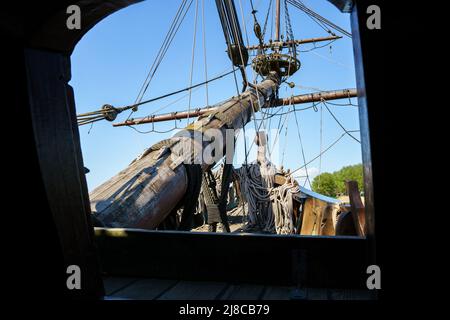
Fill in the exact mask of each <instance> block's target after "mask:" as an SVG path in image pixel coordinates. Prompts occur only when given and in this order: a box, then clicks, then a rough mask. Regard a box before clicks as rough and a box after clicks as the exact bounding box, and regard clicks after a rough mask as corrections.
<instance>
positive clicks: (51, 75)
mask: <svg viewBox="0 0 450 320" xmlns="http://www.w3.org/2000/svg"><path fill="white" fill-rule="evenodd" d="M69 59H70V58H69V57H67V56H65V55H63V54H60V53H55V52H46V51H39V50H31V49H28V50H26V51H25V60H26V71H27V79H28V92H29V100H30V101H29V104H30V113H31V119H32V124H33V131H34V136H35V141H36V150H37V154H38V160H39V165H40V169H41V173H42V179H43V183H44V187H45V192H46V195H47V200H48V203H49V205H50V209H51V213H52V215H53V219H54V222H55V225H56V228H57V231H58V235H59V240H60V245H61V247H62V249H63V253H64V259H65V263H66V265H67V266H69V265H77V266H79V267H80V269H81V289H80V290H70V291H69V294H70V295H73V296H75V297H97V298H98V297H101V296H102V295H103V283H102V279H101V277H100V270H99V264H98V260H97V256H96V250H95V246H94V242H93V236H94V234H93V226H92V224H91V218H90V214H91V213H90V210H89V198H88V194H87V187H86V180H85V176H84V166H83V161H82V156H81V149H80V144H79V135H78V127H77V124H76V114H75V108H74V105H75V104H74V100H73V92H72V88H71V87H70V86H69V85H68V82H69V81H70V62H69V61H70V60H69ZM36 214H37V213H36ZM64 272H65V270H64Z"/></svg>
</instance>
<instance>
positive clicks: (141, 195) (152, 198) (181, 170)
mask: <svg viewBox="0 0 450 320" xmlns="http://www.w3.org/2000/svg"><path fill="white" fill-rule="evenodd" d="M279 82H280V80H279V78H278V76H277V74H276V73H272V74H271V76H269V77H268V78H266V79H265V80H264V81H262V82H261V83H259V84H257V85H255V86H254V87H255V88H251V89H249V90H247V91H246V92H244V93H242V94H241V95H239V96H238V97H233V98H231V99H229V100H227V101H225V102H224V103H222V104H221V106H220V108H218V109H217V111H216V112H214V113H212V114H209V115H208V116H204V117H200V118H199V119H198V120H197V121H196V122H194V123H192V124H191V125H189V126H188V127H186V128H185V130H184V133H185V134H183V135H182V137H174V138H171V139H168V140H164V141H161V142H160V143H158V144H157V145H154V146H153V147H151V148H149V149H148V150H147V151H146V152H145V153H144V154H143V155H142V156H141V157H139V158H138V159H136V160H135V161H133V162H132V163H131V164H130V165H129V166H128V167H127V168H126V169H124V170H123V171H121V172H119V173H118V174H117V175H115V176H114V177H112V178H111V179H109V180H108V181H106V182H105V183H103V184H102V185H100V186H99V187H97V188H96V189H94V190H93V191H92V192H91V193H90V199H91V210H92V212H93V213H94V215H95V217H96V218H97V219H98V221H100V222H101V223H102V224H103V226H105V227H129V228H143V229H155V228H157V227H158V226H159V225H160V223H161V222H163V221H164V219H165V218H166V217H167V216H168V215H169V214H170V213H171V212H174V210H175V209H176V208H177V207H178V205H180V204H181V203H182V202H183V199H185V197H186V195H187V197H188V198H192V197H195V195H194V194H193V192H192V191H189V189H192V184H195V183H196V182H195V180H196V179H195V177H193V175H192V172H191V174H190V173H189V172H188V171H189V170H198V169H200V172H199V173H200V174H201V173H202V172H204V171H206V170H208V169H209V168H210V167H211V166H212V165H214V163H209V162H208V159H207V158H206V157H205V153H206V151H205V150H206V149H207V148H209V149H211V145H213V144H214V146H215V143H216V142H217V141H215V139H213V140H211V139H208V137H207V134H208V130H209V129H214V130H216V131H217V130H218V131H220V133H221V135H222V137H223V138H224V139H225V138H226V139H227V141H223V149H222V150H215V151H214V153H216V152H218V151H223V154H224V155H227V157H228V155H229V154H227V153H226V147H228V145H227V143H229V141H228V139H229V138H230V137H229V131H227V129H233V130H234V131H232V133H233V136H232V140H233V139H234V135H235V133H236V132H237V130H238V129H241V128H242V127H243V126H245V125H246V124H247V123H248V122H249V121H250V119H251V117H252V114H253V112H256V111H258V110H259V108H260V107H265V106H266V105H267V104H270V103H272V102H273V99H274V98H275V92H276V90H277V89H278V87H279ZM186 133H187V134H186ZM204 137H206V138H204ZM199 138H200V139H199ZM177 144H178V145H177ZM233 144H234V143H233ZM179 146H181V149H182V150H181V152H180V150H179V149H180V148H178V147H179ZM185 147H187V148H186V149H185V150H183V149H184V148H185ZM177 149H178V150H177ZM192 149H193V150H192ZM186 151H188V152H186ZM231 154H232V153H231ZM186 159H191V160H192V159H195V160H196V161H195V164H197V165H199V166H196V167H195V168H194V167H193V166H192V165H190V164H187V165H183V164H186V162H187V161H186ZM227 159H228V158H227ZM226 161H232V160H226ZM190 162H191V163H192V161H190ZM194 166H195V165H194ZM200 181H201V178H200Z"/></svg>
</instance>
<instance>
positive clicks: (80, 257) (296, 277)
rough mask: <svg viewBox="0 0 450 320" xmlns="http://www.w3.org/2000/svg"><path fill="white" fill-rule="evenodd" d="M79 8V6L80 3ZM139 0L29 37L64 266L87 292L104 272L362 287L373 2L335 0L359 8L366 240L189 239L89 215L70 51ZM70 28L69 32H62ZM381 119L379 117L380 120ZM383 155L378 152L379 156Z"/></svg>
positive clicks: (28, 56)
mask: <svg viewBox="0 0 450 320" xmlns="http://www.w3.org/2000/svg"><path fill="white" fill-rule="evenodd" d="M74 2H75V3H76V1H74ZM135 2H138V1H133V0H131V1H126V0H122V1H121V0H117V1H95V0H92V1H83V2H80V3H79V5H80V6H81V7H82V15H83V16H82V19H83V21H84V22H85V27H84V29H83V30H80V31H68V30H64V28H62V27H61V26H64V25H65V19H66V17H67V15H66V13H65V10H64V9H65V8H64V7H63V6H62V5H63V4H61V7H62V9H63V10H62V11H59V13H58V14H54V15H52V16H51V17H50V18H48V19H46V20H45V22H44V23H43V24H42V27H41V28H40V29H39V31H38V32H36V33H34V34H32V35H31V36H30V37H29V39H27V45H26V49H25V55H24V58H25V70H26V78H27V91H28V92H27V93H28V100H29V107H30V114H31V122H32V126H33V133H34V139H35V143H36V150H37V156H38V162H39V166H40V170H41V175H42V180H43V181H42V182H43V185H44V189H45V191H46V194H47V199H48V203H49V205H50V210H51V212H52V216H53V220H54V223H55V225H56V229H57V231H58V235H59V238H60V244H61V247H62V250H63V253H64V259H65V261H66V263H67V264H68V265H69V264H78V265H80V266H81V268H82V270H83V274H84V275H85V276H84V277H83V279H82V283H83V293H84V294H86V295H93V296H101V295H102V293H103V289H102V281H101V276H100V271H99V270H100V267H99V261H98V257H100V265H101V268H102V270H103V271H104V272H107V273H110V274H115V275H129V276H133V275H134V276H152V277H158V276H160V277H171V278H179V279H196V280H200V279H203V280H217V281H218V280H227V281H248V282H266V283H273V284H301V285H308V286H319V287H324V286H326V287H362V286H364V284H365V276H364V273H365V268H366V267H367V265H369V264H373V263H374V262H375V257H376V256H375V212H374V203H375V202H374V194H375V192H374V181H373V161H372V152H373V150H372V149H371V148H373V138H374V137H373V136H371V130H372V129H373V127H374V126H373V123H371V113H372V112H371V110H372V109H370V108H374V104H371V103H372V101H374V100H375V95H376V94H377V93H376V92H372V91H370V90H369V89H371V88H370V87H368V83H367V82H368V81H367V79H368V76H369V75H368V74H367V70H366V69H365V68H364V66H365V64H367V63H368V61H369V58H368V53H367V52H366V51H367V47H368V44H367V42H368V40H367V32H368V31H367V30H366V29H365V23H364V14H365V12H364V11H363V10H362V9H360V8H359V7H361V8H362V7H363V6H364V7H367V5H365V1H363V0H360V1H354V2H357V3H358V4H361V5H360V6H358V5H356V4H354V5H353V6H351V5H350V6H349V4H350V3H351V1H331V2H333V3H335V4H336V6H338V7H339V8H340V9H342V10H348V9H349V8H351V12H350V16H351V23H352V33H353V43H354V55H355V64H356V79H357V89H358V103H359V108H360V129H361V140H362V154H363V165H364V182H365V184H364V190H365V197H366V233H367V237H365V238H359V237H308V236H263V235H250V236H240V235H231V234H199V233H183V232H158V231H130V232H128V233H126V234H122V235H120V234H119V235H114V234H111V233H110V232H108V231H106V230H98V231H97V232H98V235H97V241H96V240H95V236H94V229H93V227H92V225H91V221H90V218H89V215H90V207H89V195H88V190H87V186H86V179H85V173H84V170H83V168H84V165H83V159H82V154H81V147H80V138H79V132H78V126H77V122H76V114H75V102H74V97H73V89H72V88H71V86H70V85H69V84H68V82H69V81H70V77H71V75H70V54H71V52H72V50H73V48H74V46H75V45H76V43H77V42H78V41H79V40H80V39H81V37H82V36H83V35H84V34H85V33H86V32H87V31H88V30H89V29H90V28H91V27H93V26H94V25H95V24H96V23H98V22H99V21H100V20H102V19H103V18H104V17H106V16H107V15H109V14H111V13H113V12H115V11H117V10H119V9H120V8H123V7H126V6H128V5H130V4H133V3H135ZM56 30H62V31H56ZM372 122H373V120H372ZM377 152H378V150H377Z"/></svg>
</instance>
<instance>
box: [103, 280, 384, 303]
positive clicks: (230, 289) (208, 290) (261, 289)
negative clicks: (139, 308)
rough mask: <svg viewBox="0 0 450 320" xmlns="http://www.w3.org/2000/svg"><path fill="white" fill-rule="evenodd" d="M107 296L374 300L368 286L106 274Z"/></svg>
mask: <svg viewBox="0 0 450 320" xmlns="http://www.w3.org/2000/svg"><path fill="white" fill-rule="evenodd" d="M104 285H105V292H106V298H105V299H108V300H117V299H133V300H296V299H298V297H301V296H303V297H304V298H306V300H372V299H375V298H376V296H375V293H374V292H373V291H369V290H346V289H345V290H340V289H318V288H305V289H303V290H300V291H297V290H295V288H294V287H282V286H264V285H257V284H231V283H225V282H211V281H177V280H170V279H169V280H166V279H150V278H121V277H107V278H104Z"/></svg>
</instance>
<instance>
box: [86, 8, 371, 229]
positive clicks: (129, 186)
mask: <svg viewBox="0 0 450 320" xmlns="http://www.w3.org/2000/svg"><path fill="white" fill-rule="evenodd" d="M282 3H283V4H284V6H285V19H286V21H285V24H286V26H287V27H286V34H285V35H281V31H280V30H281V28H280V24H281V5H282ZM288 3H290V4H292V5H294V6H296V7H298V8H301V9H303V10H309V9H307V8H306V9H305V7H304V5H303V4H302V3H301V2H299V1H290V0H289V1H288V0H285V1H281V0H275V1H274V5H275V12H276V13H275V26H274V27H275V33H274V34H275V36H274V39H270V40H269V42H265V39H264V33H265V29H266V25H267V17H268V14H267V16H266V21H265V24H264V30H262V28H261V26H260V24H259V22H258V19H257V15H256V13H257V11H256V10H254V9H253V11H252V12H251V13H252V15H253V18H254V30H253V31H254V34H255V37H256V38H257V39H258V44H256V45H245V44H244V41H243V37H242V31H241V27H240V22H239V16H238V13H237V10H236V7H235V4H234V1H230V0H216V6H217V11H218V15H219V17H220V21H221V24H222V29H223V33H224V38H225V45H226V49H227V50H226V51H227V53H228V57H229V59H230V61H231V64H232V66H233V70H234V71H237V70H240V72H241V76H242V84H243V88H242V91H241V92H240V93H239V94H238V95H237V96H234V97H232V98H230V99H228V100H226V101H224V102H222V103H219V104H217V105H215V106H213V107H211V106H207V107H205V108H200V109H196V110H187V111H179V112H174V113H170V114H161V115H152V116H149V117H144V118H138V119H127V120H125V121H123V122H116V123H114V124H113V125H114V126H115V127H119V126H132V125H139V124H144V123H152V124H153V123H156V122H160V121H168V120H174V119H183V118H191V117H198V119H197V120H196V121H194V122H192V123H191V124H190V125H188V126H187V127H186V128H184V129H183V130H182V132H181V133H180V132H179V133H177V135H175V136H174V137H172V138H169V139H166V140H163V141H160V142H159V143H156V144H155V145H153V146H151V147H150V148H148V149H147V150H146V151H145V152H144V153H143V154H142V155H140V156H139V157H138V158H136V159H135V160H134V161H133V162H132V163H131V164H130V165H129V166H128V167H127V168H125V169H124V170H122V171H121V172H119V173H118V174H117V175H116V176H114V177H112V178H111V179H109V180H108V181H106V182H105V183H103V184H102V185H100V186H99V187H97V188H95V189H94V190H93V191H92V192H91V193H90V201H91V211H92V215H93V221H94V225H95V226H97V227H102V228H135V229H148V230H179V231H192V230H194V231H210V232H216V231H217V226H218V225H219V226H220V229H221V230H223V232H232V231H233V232H263V233H269V234H270V233H273V234H301V235H326V236H333V235H364V231H363V230H364V219H363V216H364V212H363V206H362V202H361V199H360V198H359V194H358V191H357V190H358V186H357V185H355V184H354V182H349V183H348V188H349V190H348V191H349V195H350V200H351V201H350V202H351V204H350V205H348V204H346V205H343V204H341V203H340V201H339V200H337V199H333V198H330V197H327V196H324V195H320V194H317V193H315V192H313V191H311V190H308V189H306V188H304V187H302V186H300V185H299V183H298V182H297V181H296V180H295V179H294V178H293V177H292V173H291V172H290V170H284V169H282V168H276V167H275V166H274V165H273V164H272V163H271V162H270V161H269V159H267V157H266V143H267V136H266V133H265V132H264V131H260V132H258V133H257V136H256V137H255V141H256V144H257V146H258V157H257V159H256V161H255V162H253V163H251V164H248V163H247V164H244V165H243V166H242V167H241V168H234V167H233V154H234V151H235V150H234V148H235V146H234V143H233V144H232V146H231V147H230V149H228V150H227V146H228V145H230V144H229V143H228V142H224V143H222V144H223V146H222V147H220V148H221V150H216V151H220V152H222V153H221V154H223V155H226V156H224V157H222V158H220V159H219V161H221V160H223V159H224V160H223V163H221V165H220V166H221V170H220V172H213V169H214V168H216V167H217V161H216V160H214V161H209V162H208V161H206V160H205V159H204V156H203V151H204V150H205V149H207V148H208V147H211V146H212V145H213V140H214V139H210V138H207V139H205V134H204V133H205V132H206V131H208V130H212V129H214V130H218V131H219V132H220V133H221V135H222V138H224V137H226V136H227V133H226V131H230V130H232V133H231V134H232V140H233V139H235V136H236V135H237V133H238V132H239V130H240V129H243V128H244V126H245V125H246V124H247V123H248V122H250V121H251V119H252V118H253V117H254V115H255V113H257V112H258V111H261V110H262V109H266V108H276V107H279V106H284V105H296V104H302V103H307V102H321V101H327V100H333V99H342V98H351V97H355V96H356V89H344V90H334V91H327V92H317V93H312V94H306V95H299V96H292V97H288V98H280V97H279V96H278V89H279V87H280V85H281V84H282V83H285V82H287V80H288V79H289V78H290V77H291V76H292V75H293V74H295V73H296V72H299V70H300V69H301V63H300V60H299V54H298V50H297V47H299V46H301V45H302V44H305V43H316V42H323V41H334V40H338V39H340V38H341V36H338V35H336V34H334V33H332V32H331V34H330V36H328V37H323V38H314V39H306V40H296V39H294V36H293V32H292V27H291V21H290V18H289V13H288V9H287V4H288ZM190 4H192V1H190V2H189V1H182V3H181V6H180V9H179V11H178V13H177V17H176V19H177V18H179V17H178V15H181V14H182V13H183V10H188V6H190ZM270 6H271V4H270V5H269V10H270ZM252 7H253V4H252ZM186 8H187V9H186ZM313 14H314V15H315V16H318V14H317V13H313ZM319 17H320V16H319ZM321 18H322V17H321ZM323 19H324V18H322V21H324V20H323ZM325 21H327V20H325ZM328 23H329V24H330V25H331V26H333V27H335V28H337V26H335V25H333V24H331V22H328ZM172 31H173V30H172V29H171V30H170V32H172ZM338 31H340V32H343V33H345V31H343V30H342V29H340V28H338ZM250 52H255V54H253V58H252V60H251V61H249V57H250ZM249 64H250V65H251V68H252V69H253V71H254V72H255V73H256V74H258V75H259V76H260V77H261V78H262V81H260V82H256V81H254V82H250V81H249V80H248V76H247V75H246V67H247V66H248V65H249ZM213 80H216V79H213ZM209 81H212V80H207V81H205V82H204V83H202V84H198V85H195V86H191V87H190V88H186V89H184V90H191V89H192V88H193V87H196V86H199V85H205V84H207V83H208V82H209ZM144 85H145V84H144ZM180 91H181V90H180ZM180 91H177V92H175V93H179V92H180ZM144 92H145V90H144V91H142V93H141V94H140V99H138V100H137V101H136V103H134V104H132V105H129V106H126V107H113V106H111V105H104V106H103V108H102V109H100V110H97V111H94V112H90V113H85V114H80V115H78V123H79V125H86V124H90V123H93V122H95V121H99V120H104V119H106V120H108V121H114V120H116V118H117V116H118V114H120V113H121V112H122V111H125V110H128V109H132V110H137V108H138V107H139V106H140V105H142V104H144V103H147V102H148V101H142V97H143V94H144ZM175 93H174V94H175ZM168 95H170V94H168ZM168 95H165V96H168ZM153 100H155V99H152V100H151V101H153ZM228 137H229V136H228ZM224 140H225V139H224ZM230 155H231V156H230ZM215 171H217V170H215ZM230 193H231V194H232V195H233V196H232V197H230ZM352 206H353V208H352ZM231 209H233V211H232V212H231V213H230V210H231ZM230 214H231V215H232V216H233V217H234V218H233V219H234V220H236V216H239V217H240V219H238V220H240V221H239V222H238V223H237V226H236V225H235V226H233V229H234V230H231V228H230V223H229V215H230Z"/></svg>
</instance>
